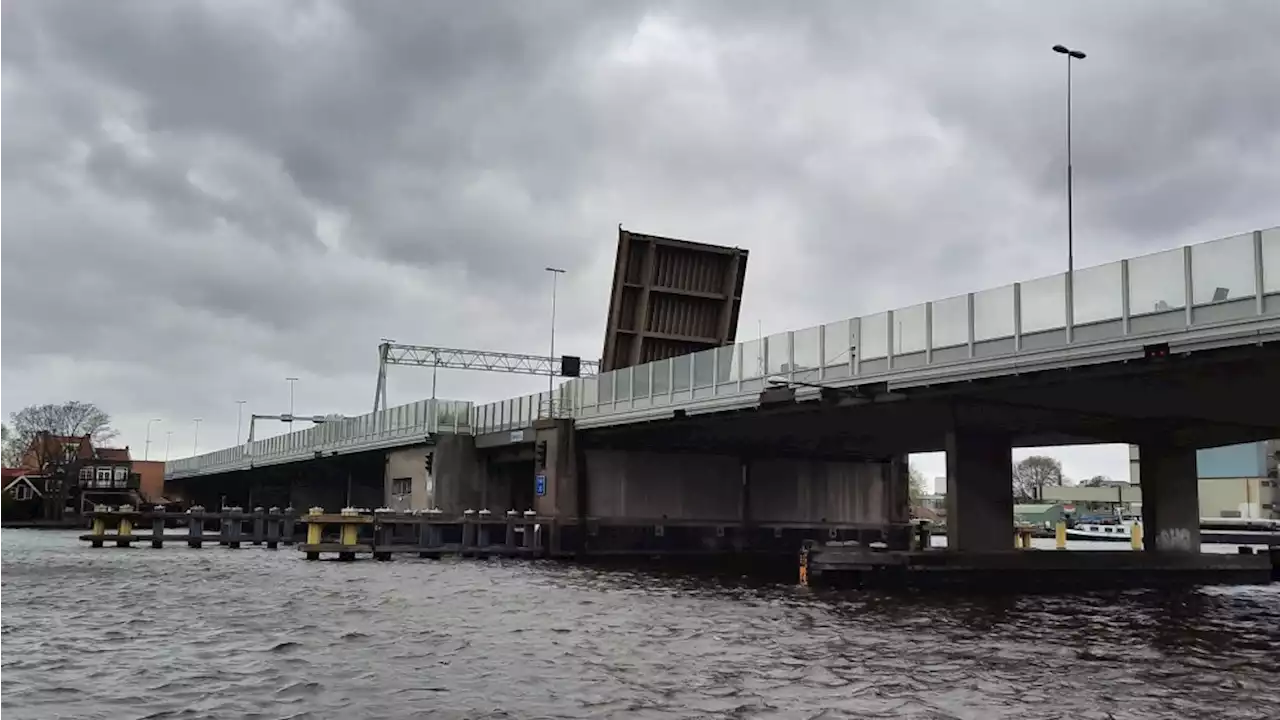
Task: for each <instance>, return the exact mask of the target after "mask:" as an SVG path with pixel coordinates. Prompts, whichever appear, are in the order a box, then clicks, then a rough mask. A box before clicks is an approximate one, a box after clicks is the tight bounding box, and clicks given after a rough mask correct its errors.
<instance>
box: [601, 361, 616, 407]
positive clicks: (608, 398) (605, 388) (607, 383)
mask: <svg viewBox="0 0 1280 720" xmlns="http://www.w3.org/2000/svg"><path fill="white" fill-rule="evenodd" d="M614 372H616V371H612V370H611V371H609V372H607V373H600V375H599V377H597V378H596V387H597V388H598V390H597V392H596V395H597V397H599V398H600V404H601V405H612V404H613V374H614Z"/></svg>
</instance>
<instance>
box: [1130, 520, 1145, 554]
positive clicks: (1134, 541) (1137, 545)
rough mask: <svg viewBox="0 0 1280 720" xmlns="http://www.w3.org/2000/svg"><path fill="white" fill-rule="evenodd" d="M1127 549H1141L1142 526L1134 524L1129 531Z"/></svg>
mask: <svg viewBox="0 0 1280 720" xmlns="http://www.w3.org/2000/svg"><path fill="white" fill-rule="evenodd" d="M1129 547H1131V548H1133V549H1134V550H1141V549H1142V526H1141V525H1139V524H1138V523H1134V524H1133V527H1132V528H1130V529H1129Z"/></svg>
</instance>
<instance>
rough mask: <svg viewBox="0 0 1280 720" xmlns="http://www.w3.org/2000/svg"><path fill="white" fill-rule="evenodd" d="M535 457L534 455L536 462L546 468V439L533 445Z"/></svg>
mask: <svg viewBox="0 0 1280 720" xmlns="http://www.w3.org/2000/svg"><path fill="white" fill-rule="evenodd" d="M533 457H534V463H535V464H536V465H537V466H538V467H540V468H545V467H546V466H547V441H546V440H543V441H542V442H540V443H538V444H537V445H534V446H533Z"/></svg>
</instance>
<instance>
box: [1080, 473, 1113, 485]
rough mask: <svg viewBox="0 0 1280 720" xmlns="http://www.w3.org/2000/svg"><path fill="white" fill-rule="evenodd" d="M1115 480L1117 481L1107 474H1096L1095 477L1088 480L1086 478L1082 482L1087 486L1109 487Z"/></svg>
mask: <svg viewBox="0 0 1280 720" xmlns="http://www.w3.org/2000/svg"><path fill="white" fill-rule="evenodd" d="M1113 482H1115V481H1114V480H1112V479H1111V478H1110V477H1108V476H1106V475H1094V476H1093V477H1091V478H1089V479H1088V480H1085V481H1084V482H1083V483H1081V484H1082V485H1084V486H1085V487H1107V486H1108V485H1110V484H1112V483H1113Z"/></svg>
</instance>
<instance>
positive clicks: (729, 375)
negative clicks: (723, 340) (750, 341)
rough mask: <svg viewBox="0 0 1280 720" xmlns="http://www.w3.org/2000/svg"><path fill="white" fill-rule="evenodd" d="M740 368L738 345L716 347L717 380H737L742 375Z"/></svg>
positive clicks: (725, 381)
mask: <svg viewBox="0 0 1280 720" xmlns="http://www.w3.org/2000/svg"><path fill="white" fill-rule="evenodd" d="M738 370H739V368H738V346H737V345H736V344H735V345H726V346H725V347H722V348H716V382H717V383H727V382H737V381H738V378H739V377H741V375H740V373H739V372H738Z"/></svg>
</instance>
